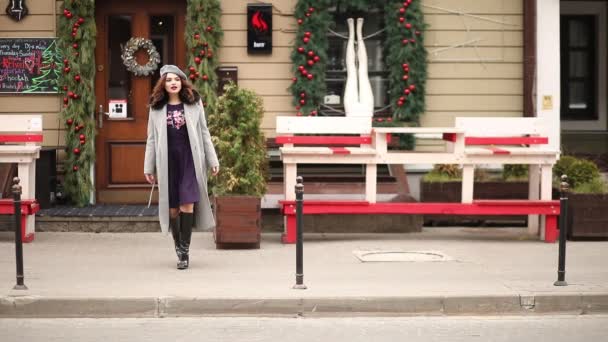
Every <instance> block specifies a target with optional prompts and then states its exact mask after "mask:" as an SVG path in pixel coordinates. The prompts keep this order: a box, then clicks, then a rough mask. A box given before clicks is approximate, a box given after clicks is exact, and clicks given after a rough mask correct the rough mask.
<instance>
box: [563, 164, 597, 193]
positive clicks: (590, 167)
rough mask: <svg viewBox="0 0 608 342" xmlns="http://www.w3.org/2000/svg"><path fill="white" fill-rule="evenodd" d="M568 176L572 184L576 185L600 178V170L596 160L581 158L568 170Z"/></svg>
mask: <svg viewBox="0 0 608 342" xmlns="http://www.w3.org/2000/svg"><path fill="white" fill-rule="evenodd" d="M566 176H568V183H569V184H570V186H572V187H576V186H578V185H582V184H585V183H590V182H592V181H594V180H596V179H598V178H600V170H599V169H598V167H597V165H595V163H594V162H592V161H589V160H584V159H579V160H577V161H575V162H574V163H572V165H570V167H569V168H568V169H567V170H566Z"/></svg>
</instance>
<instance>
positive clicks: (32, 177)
mask: <svg viewBox="0 0 608 342" xmlns="http://www.w3.org/2000/svg"><path fill="white" fill-rule="evenodd" d="M17 175H18V176H19V179H20V182H19V185H21V198H28V199H29V198H36V161H35V160H34V161H33V162H31V163H19V164H18V165H17ZM22 221H23V219H22ZM22 225H25V232H24V233H23V234H22V236H23V242H31V241H32V240H34V233H35V230H36V225H35V215H26V219H25V223H22Z"/></svg>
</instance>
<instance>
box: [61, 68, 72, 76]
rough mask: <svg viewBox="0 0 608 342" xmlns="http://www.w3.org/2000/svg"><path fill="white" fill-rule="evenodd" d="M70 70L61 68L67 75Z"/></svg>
mask: <svg viewBox="0 0 608 342" xmlns="http://www.w3.org/2000/svg"><path fill="white" fill-rule="evenodd" d="M70 70H71V69H70V67H65V68H63V72H65V73H66V74H67V73H68V72H70Z"/></svg>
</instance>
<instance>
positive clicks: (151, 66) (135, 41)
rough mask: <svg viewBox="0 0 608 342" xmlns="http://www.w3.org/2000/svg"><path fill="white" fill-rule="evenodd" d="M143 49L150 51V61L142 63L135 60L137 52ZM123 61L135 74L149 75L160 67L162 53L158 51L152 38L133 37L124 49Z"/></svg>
mask: <svg viewBox="0 0 608 342" xmlns="http://www.w3.org/2000/svg"><path fill="white" fill-rule="evenodd" d="M139 49H143V50H145V51H146V53H148V63H146V64H145V65H141V64H139V63H137V60H135V52H136V51H137V50H139ZM121 57H122V63H123V64H124V65H125V67H127V70H129V71H130V72H132V73H133V74H135V76H148V75H151V74H153V73H154V71H156V69H158V63H160V55H159V54H158V51H156V47H155V46H154V43H152V41H151V40H150V39H146V38H140V37H133V38H131V39H129V40H128V41H127V44H126V45H125V47H124V48H123V50H122V55H121Z"/></svg>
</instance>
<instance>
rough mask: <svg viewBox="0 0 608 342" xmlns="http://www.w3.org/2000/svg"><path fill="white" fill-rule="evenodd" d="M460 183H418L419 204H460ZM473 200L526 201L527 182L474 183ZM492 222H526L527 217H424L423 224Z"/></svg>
mask: <svg viewBox="0 0 608 342" xmlns="http://www.w3.org/2000/svg"><path fill="white" fill-rule="evenodd" d="M461 194H462V183H461V182H460V181H454V182H433V183H428V182H424V181H421V182H420V202H453V203H460V201H461ZM473 198H474V199H528V183H527V182H500V181H496V182H475V185H474V189H473ZM486 220H492V221H501V220H502V221H513V220H518V221H524V222H525V221H526V220H527V216H524V215H522V216H496V215H424V222H425V224H429V225H436V224H437V223H438V222H445V223H448V224H460V223H464V222H471V221H474V222H476V223H481V222H483V221H486Z"/></svg>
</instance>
